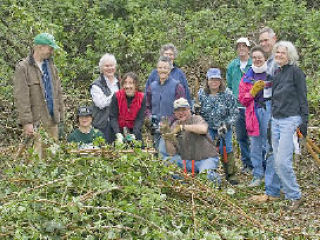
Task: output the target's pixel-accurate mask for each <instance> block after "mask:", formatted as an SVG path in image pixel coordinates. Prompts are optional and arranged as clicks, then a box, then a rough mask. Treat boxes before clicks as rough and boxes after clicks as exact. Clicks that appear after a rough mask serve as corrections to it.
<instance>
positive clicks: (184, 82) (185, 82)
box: [179, 69, 192, 106]
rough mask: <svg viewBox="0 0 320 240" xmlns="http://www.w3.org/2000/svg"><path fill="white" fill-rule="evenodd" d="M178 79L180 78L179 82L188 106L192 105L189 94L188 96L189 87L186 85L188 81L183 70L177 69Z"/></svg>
mask: <svg viewBox="0 0 320 240" xmlns="http://www.w3.org/2000/svg"><path fill="white" fill-rule="evenodd" d="M179 76H180V77H179V80H180V83H181V84H182V86H183V87H184V89H185V93H186V99H187V100H188V102H189V104H190V106H191V105H192V101H191V100H192V99H191V96H190V89H189V85H188V81H187V78H186V75H185V74H184V72H183V71H182V70H181V69H179Z"/></svg>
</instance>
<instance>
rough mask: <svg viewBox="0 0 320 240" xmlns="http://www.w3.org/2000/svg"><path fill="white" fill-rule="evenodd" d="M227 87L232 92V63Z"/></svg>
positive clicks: (229, 66) (228, 68)
mask: <svg viewBox="0 0 320 240" xmlns="http://www.w3.org/2000/svg"><path fill="white" fill-rule="evenodd" d="M226 78H227V86H228V88H229V89H230V90H231V91H232V62H231V63H230V64H229V65H228V67H227V74H226Z"/></svg>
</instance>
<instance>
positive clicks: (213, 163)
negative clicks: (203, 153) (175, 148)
mask: <svg viewBox="0 0 320 240" xmlns="http://www.w3.org/2000/svg"><path fill="white" fill-rule="evenodd" d="M159 153H160V156H161V157H162V159H163V160H165V161H168V160H169V162H171V163H174V164H177V165H178V167H180V168H182V169H184V168H185V167H186V169H187V171H188V172H191V171H192V160H186V166H184V163H183V160H182V159H181V157H180V155H178V154H176V155H174V156H169V155H168V153H167V151H166V145H165V141H164V140H163V138H160V141H159ZM218 165H219V157H212V158H207V159H203V160H198V161H194V170H195V172H196V173H202V172H204V171H207V178H208V179H209V180H211V181H216V182H218V183H220V181H221V179H220V175H219V174H218V173H217V172H215V169H217V168H218Z"/></svg>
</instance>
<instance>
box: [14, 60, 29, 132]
mask: <svg viewBox="0 0 320 240" xmlns="http://www.w3.org/2000/svg"><path fill="white" fill-rule="evenodd" d="M13 94H14V98H15V107H16V109H17V112H18V116H19V121H20V123H21V125H22V126H23V131H24V133H26V134H27V135H32V134H33V116H32V111H31V100H30V88H29V85H28V82H27V74H26V71H25V68H24V67H23V66H21V65H20V64H19V63H18V64H17V66H16V71H15V73H14V76H13Z"/></svg>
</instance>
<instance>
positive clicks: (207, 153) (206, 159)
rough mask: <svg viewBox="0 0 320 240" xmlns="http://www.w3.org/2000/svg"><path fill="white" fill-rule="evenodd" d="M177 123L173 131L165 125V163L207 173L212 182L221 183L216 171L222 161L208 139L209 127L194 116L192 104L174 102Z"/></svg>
mask: <svg viewBox="0 0 320 240" xmlns="http://www.w3.org/2000/svg"><path fill="white" fill-rule="evenodd" d="M174 116H175V118H176V121H175V122H174V123H173V124H172V126H171V127H170V128H168V126H165V124H163V125H162V126H161V129H162V140H161V142H160V147H159V151H160V154H161V155H162V157H163V158H164V159H170V161H171V162H175V163H176V164H178V166H179V167H182V168H185V169H186V170H187V171H189V172H191V171H192V169H193V170H194V172H196V173H202V172H207V177H208V179H210V180H212V181H215V182H217V183H220V176H219V174H218V173H216V171H215V169H216V168H217V167H218V164H219V157H218V153H217V151H216V147H215V144H214V143H213V142H212V140H211V138H210V137H209V135H208V124H207V123H206V121H205V120H204V119H203V118H202V117H201V116H199V115H192V114H191V109H190V105H189V103H188V101H187V100H186V99H185V98H179V99H177V100H175V101H174Z"/></svg>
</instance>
